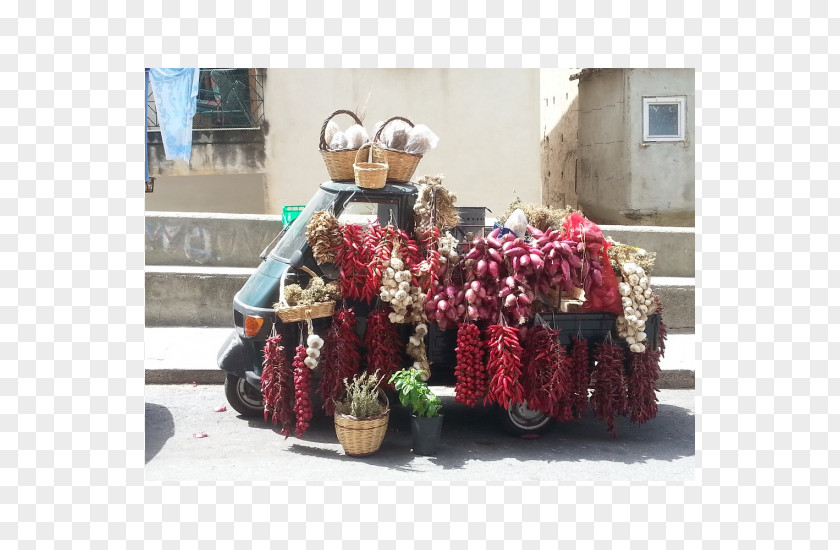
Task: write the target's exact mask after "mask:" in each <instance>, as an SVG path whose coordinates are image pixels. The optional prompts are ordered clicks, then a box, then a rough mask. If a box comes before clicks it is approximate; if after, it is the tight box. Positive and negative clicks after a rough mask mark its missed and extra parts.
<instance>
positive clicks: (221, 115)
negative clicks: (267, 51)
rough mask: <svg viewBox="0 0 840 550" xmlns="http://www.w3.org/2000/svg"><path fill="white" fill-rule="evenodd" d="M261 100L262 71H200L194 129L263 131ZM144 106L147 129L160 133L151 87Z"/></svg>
mask: <svg viewBox="0 0 840 550" xmlns="http://www.w3.org/2000/svg"><path fill="white" fill-rule="evenodd" d="M264 98H265V69H200V71H199V77H198V98H197V100H196V113H195V117H193V128H194V129H197V130H199V129H213V128H262V127H263V126H264V125H265V110H264V103H265V102H264ZM146 103H147V105H148V110H147V113H146V129H147V130H160V125H159V123H158V116H157V108H156V107H155V98H154V93H153V91H152V87H151V86H149V94H148V96H147V97H146Z"/></svg>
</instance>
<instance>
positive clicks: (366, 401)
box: [335, 370, 385, 418]
mask: <svg viewBox="0 0 840 550" xmlns="http://www.w3.org/2000/svg"><path fill="white" fill-rule="evenodd" d="M381 382H382V378H381V377H380V376H379V371H378V370H377V371H376V372H374V373H373V374H370V373H362V374H359V375H356V376H354V377H353V379H352V380H348V379H347V378H345V379H344V389H345V391H346V395H345V396H344V398H343V399H342V400H341V401H339V402H338V403H336V406H335V412H336V413H337V414H344V415H349V416H353V417H356V418H370V417H373V416H378V415H380V414H382V413H384V412H385V405H384V404H383V403H382V402H381V401H380V400H379V384H380V383H381Z"/></svg>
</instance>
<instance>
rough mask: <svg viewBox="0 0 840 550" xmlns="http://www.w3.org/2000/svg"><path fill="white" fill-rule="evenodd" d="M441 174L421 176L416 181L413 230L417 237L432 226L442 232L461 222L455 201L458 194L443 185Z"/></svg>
mask: <svg viewBox="0 0 840 550" xmlns="http://www.w3.org/2000/svg"><path fill="white" fill-rule="evenodd" d="M443 178H444V176H443V174H439V175H437V176H423V177H422V178H420V179H419V180H418V181H417V189H418V192H417V201H416V202H415V203H414V231H415V233H416V235H417V237H418V239H422V235H424V234H426V233H427V232H428V231H429V230H430V229H431V228H432V227H437V228H438V230H439V231H440V232H441V233H443V232H445V231H446V230H447V229H452V228H453V227H455V226H457V225H458V224H459V223H460V222H461V218H460V217H459V216H458V209H457V208H456V207H455V201H456V200H457V199H458V196H457V195H456V194H455V193H453V192H451V191H449V190H448V189H447V188H446V187H444V186H443Z"/></svg>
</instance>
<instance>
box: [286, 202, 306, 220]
mask: <svg viewBox="0 0 840 550" xmlns="http://www.w3.org/2000/svg"><path fill="white" fill-rule="evenodd" d="M304 208H306V205H305V204H296V205H292V206H284V207H283V217H282V220H283V225H289V224H290V223H292V222H293V221H295V218H297V217H298V216H300V213H301V212H303V209H304Z"/></svg>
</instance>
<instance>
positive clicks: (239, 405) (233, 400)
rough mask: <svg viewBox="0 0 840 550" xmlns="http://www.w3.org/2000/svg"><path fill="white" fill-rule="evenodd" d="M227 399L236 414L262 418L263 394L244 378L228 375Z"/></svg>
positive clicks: (226, 383)
mask: <svg viewBox="0 0 840 550" xmlns="http://www.w3.org/2000/svg"><path fill="white" fill-rule="evenodd" d="M225 397H227V400H228V403H230V406H231V407H233V408H234V409H235V410H236V412H238V413H239V414H241V415H243V416H262V414H263V410H264V409H263V399H262V394H261V393H260V392H259V390H257V389H256V388H254V387H253V386H252V385H251V384H249V383H248V382H247V381H246V380H245V379H244V378H239V377H238V376H236V375H233V374H230V373H228V375H227V378H225Z"/></svg>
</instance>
